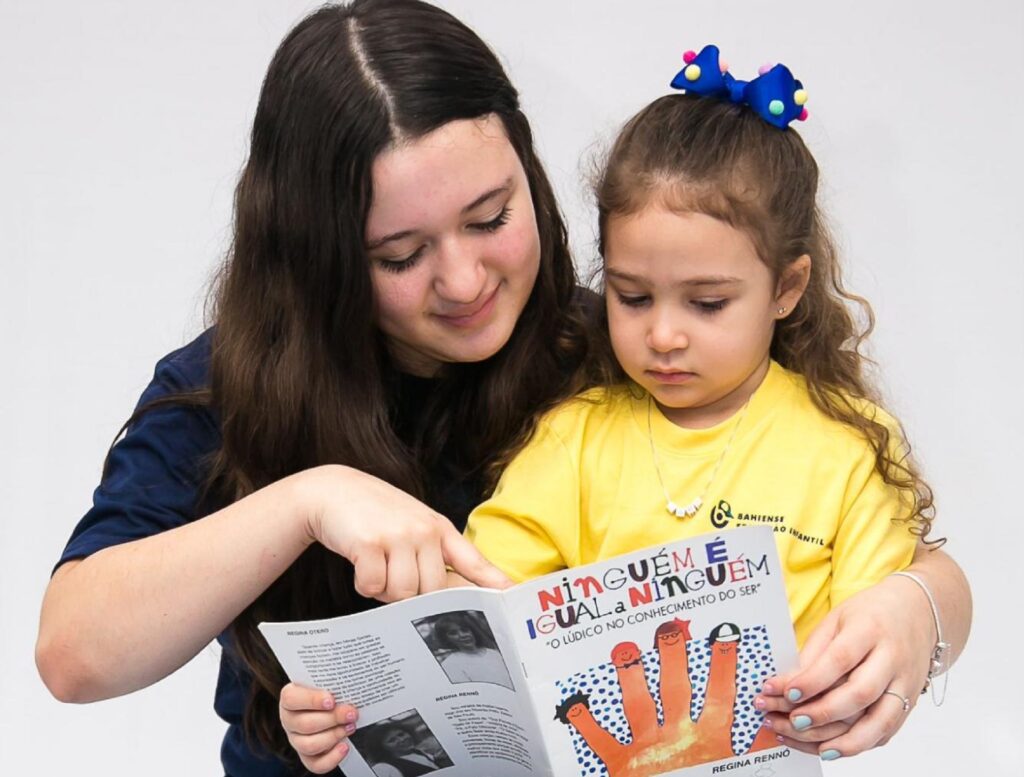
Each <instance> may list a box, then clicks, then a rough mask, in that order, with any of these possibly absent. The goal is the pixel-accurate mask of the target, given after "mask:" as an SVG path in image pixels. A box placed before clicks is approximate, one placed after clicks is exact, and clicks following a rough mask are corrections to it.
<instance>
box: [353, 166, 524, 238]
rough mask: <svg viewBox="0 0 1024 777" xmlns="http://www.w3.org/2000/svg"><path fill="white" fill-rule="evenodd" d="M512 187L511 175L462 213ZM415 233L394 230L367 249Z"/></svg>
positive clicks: (413, 230) (409, 230)
mask: <svg viewBox="0 0 1024 777" xmlns="http://www.w3.org/2000/svg"><path fill="white" fill-rule="evenodd" d="M511 189H512V177H511V176H509V177H508V178H506V179H505V180H504V181H503V182H502V183H501V185H500V186H495V187H494V188H493V189H490V190H488V191H486V192H484V193H483V194H481V195H480V196H479V197H477V198H476V199H475V200H473V201H472V202H471V203H469V205H467V206H466V207H464V208H463V209H462V210H461V211H460V215H462V216H465V215H466V214H467V213H470V212H471V211H474V210H476V209H477V208H479V207H480V206H481V205H483V204H484V203H486V202H489V201H490V200H492V199H494V198H495V197H498V196H499V195H502V194H505V193H506V192H509V191H511ZM415 234H416V230H415V229H403V230H401V231H400V232H392V233H391V234H390V235H384V237H382V238H379V239H377V240H374V241H373V242H372V243H367V244H366V250H367V251H372V250H374V249H375V248H380V247H381V246H382V245H384V244H385V243H390V242H392V241H395V240H403V239H404V238H407V237H409V236H410V235H415Z"/></svg>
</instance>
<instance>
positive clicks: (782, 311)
mask: <svg viewBox="0 0 1024 777" xmlns="http://www.w3.org/2000/svg"><path fill="white" fill-rule="evenodd" d="M787 310H789V308H779V315H780V316H784V315H786V311H787Z"/></svg>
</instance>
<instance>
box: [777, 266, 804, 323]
mask: <svg viewBox="0 0 1024 777" xmlns="http://www.w3.org/2000/svg"><path fill="white" fill-rule="evenodd" d="M810 280H811V257H810V256H808V255H807V254H803V255H802V256H799V257H797V258H796V259H794V260H793V261H792V262H790V263H789V264H788V265H786V268H785V269H784V270H783V271H782V275H781V276H779V282H778V284H777V285H776V287H775V310H776V314H777V315H776V317H777V318H785V317H786V316H788V315H789V314H790V313H792V312H793V309H794V308H795V307H796V305H797V303H798V302H799V301H800V298H801V297H802V296H803V295H804V291H805V290H806V289H807V284H808V283H810Z"/></svg>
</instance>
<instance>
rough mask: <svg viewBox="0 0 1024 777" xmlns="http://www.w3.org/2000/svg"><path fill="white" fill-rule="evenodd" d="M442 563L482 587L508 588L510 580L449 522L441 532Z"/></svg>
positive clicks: (510, 583)
mask: <svg viewBox="0 0 1024 777" xmlns="http://www.w3.org/2000/svg"><path fill="white" fill-rule="evenodd" d="M441 553H442V554H443V555H444V563H445V564H447V565H448V566H450V567H451V568H452V569H453V570H454V571H455V572H457V573H458V574H460V575H462V576H463V577H464V578H466V579H467V580H468V581H470V582H471V583H474V584H476V585H479V586H482V587H484V588H509V587H510V586H511V585H512V580H511V579H509V577H508V576H507V575H506V574H505V573H504V572H502V571H501V570H500V569H498V568H497V567H496V566H494V564H492V563H491V562H490V561H488V560H487V559H485V558H484V557H483V555H482V554H481V553H480V551H479V550H477V549H476V546H474V545H473V543H472V542H470V541H469V540H467V539H466V538H465V537H463V536H462V535H461V534H459V531H458V529H456V528H455V527H454V526H452V525H451V524H450V523H449V524H448V525H447V527H445V529H443V530H442V533H441Z"/></svg>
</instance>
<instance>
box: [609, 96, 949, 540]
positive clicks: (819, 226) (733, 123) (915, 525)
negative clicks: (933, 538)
mask: <svg viewBox="0 0 1024 777" xmlns="http://www.w3.org/2000/svg"><path fill="white" fill-rule="evenodd" d="M817 190H818V165H817V163H816V162H815V161H814V157H813V156H812V155H811V153H810V151H809V150H808V149H807V146H806V145H804V142H803V140H802V139H801V138H800V136H799V135H798V134H797V133H796V131H795V130H793V129H787V130H779V129H777V128H775V127H773V126H771V125H769V124H768V123H766V122H765V121H763V120H762V119H760V118H759V117H758V116H757V115H756V114H755V113H754V112H753V111H751V110H749V109H748V108H745V107H743V106H740V105H735V104H732V103H729V102H724V101H720V100H716V99H708V98H701V97H697V96H695V95H689V94H686V95H683V94H675V95H667V96H665V97H662V98H660V99H658V100H655V101H654V102H653V103H651V104H650V105H648V106H647V107H646V108H644V109H643V110H641V111H640V112H639V113H638V114H637V115H636V116H634V117H633V118H632V119H630V120H629V122H627V124H626V126H625V127H624V128H623V130H622V132H621V133H620V135H619V136H618V138H617V140H616V141H615V143H614V144H613V146H612V149H611V151H610V153H609V156H608V159H607V161H606V163H605V165H604V167H603V172H602V173H601V174H600V175H599V176H598V179H597V182H596V185H595V193H596V198H597V205H598V219H599V227H600V242H599V247H600V251H601V255H602V256H603V255H604V235H605V229H606V227H607V225H608V220H609V218H611V217H612V216H623V215H629V214H632V213H636V212H638V211H640V210H641V209H643V208H644V207H645V206H646V205H648V204H649V203H651V202H652V201H657V202H660V203H663V204H665V205H666V206H667V207H669V208H671V209H673V210H675V211H677V212H698V213H703V214H706V215H708V216H712V217H714V218H717V219H720V220H722V221H724V222H726V223H728V224H730V225H731V226H733V227H736V228H737V229H742V230H743V231H744V232H746V233H747V234H748V235H749V236H750V238H751V240H752V241H753V243H754V246H755V247H756V249H757V251H758V255H759V256H760V258H761V260H762V261H763V262H764V263H765V264H766V265H767V266H768V267H769V269H771V271H772V273H773V275H774V277H775V278H778V277H780V275H781V273H782V271H783V270H784V269H785V268H786V266H787V265H788V264H789V263H790V262H793V261H794V260H796V259H797V258H799V257H800V256H802V255H804V254H806V255H809V256H810V257H811V277H810V283H809V284H808V287H807V290H806V291H805V293H804V295H803V297H802V298H801V300H800V302H799V303H798V304H797V306H796V309H795V310H794V311H793V312H792V313H791V314H790V315H789V316H788V317H787V318H784V319H781V320H780V321H778V322H777V324H776V327H775V333H774V336H773V339H772V343H771V357H772V358H773V359H775V361H777V362H778V363H779V364H781V365H782V366H783V367H785V368H787V369H789V370H792V371H793V372H796V373H799V374H800V375H802V376H803V377H804V380H805V381H806V384H807V389H808V391H809V393H810V396H811V399H812V401H813V402H814V404H815V406H816V407H817V408H818V409H819V410H821V412H823V413H824V414H825V415H827V416H828V417H829V418H833V419H836V420H838V421H840V422H842V423H844V424H848V425H849V426H851V427H853V428H854V429H856V430H857V431H859V432H860V433H862V434H863V435H864V437H865V439H866V440H867V441H868V442H869V444H870V445H871V447H872V449H873V451H874V454H875V468H876V470H877V471H878V473H879V474H880V475H881V476H882V477H883V478H884V479H885V482H886V483H888V484H889V485H891V486H894V487H896V488H897V489H898V490H899V493H900V495H901V498H902V499H904V500H905V501H906V503H907V504H908V505H909V506H910V507H911V508H912V509H911V511H910V514H909V517H908V518H907V519H906V520H907V523H908V525H909V529H910V531H911V533H913V534H915V535H917V536H919V537H920V538H921V539H924V538H925V537H927V535H928V533H929V531H930V530H931V527H932V520H933V518H934V507H933V502H932V491H931V489H930V488H929V486H928V484H927V483H926V482H925V481H924V479H923V478H922V477H921V474H920V472H919V470H918V468H917V465H916V464H915V462H914V461H913V460H912V459H911V458H910V447H909V444H908V443H907V442H906V436H905V435H904V434H903V431H902V429H898V430H896V431H897V434H898V435H899V436H898V437H897V439H892V438H893V431H891V430H890V426H889V425H887V424H886V423H885V419H883V418H881V417H876V414H875V413H874V412H873V411H872V410H871V408H872V405H877V406H879V407H880V401H879V394H878V391H877V390H876V388H875V387H874V386H873V385H872V383H871V380H870V378H869V376H868V374H867V370H866V366H867V364H868V359H867V358H866V357H865V356H864V355H863V354H862V353H861V352H860V346H861V344H862V343H863V342H864V340H865V339H866V338H867V336H868V334H869V333H870V332H871V329H872V328H873V326H874V315H873V313H872V311H871V307H870V305H869V304H868V303H867V301H866V300H864V299H863V298H861V297H858V296H856V295H854V294H851V293H850V292H849V291H847V290H846V288H845V286H844V285H843V279H842V273H841V268H840V263H839V258H838V254H837V251H836V248H835V243H834V241H833V239H832V237H831V236H830V234H829V232H828V229H827V227H826V225H825V221H824V219H823V217H822V214H821V212H820V210H819V208H818V205H817V200H816V195H817ZM847 303H854V304H855V305H857V306H859V307H860V309H861V310H862V311H863V315H864V319H865V323H864V325H863V326H860V325H858V322H857V320H856V319H855V317H854V316H853V315H852V314H851V312H850V310H849V309H848V307H847ZM604 329H605V330H607V325H605V327H604ZM605 337H607V335H605ZM599 351H600V354H601V355H600V362H601V365H600V368H599V371H600V373H601V374H602V380H601V382H604V383H609V384H610V383H618V382H621V381H622V380H623V379H624V377H625V376H624V373H623V372H622V370H621V367H619V365H618V364H617V363H616V362H615V357H614V355H613V354H612V352H611V347H610V344H609V343H608V342H607V340H605V342H604V343H603V344H602V346H601V347H600V348H599Z"/></svg>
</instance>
